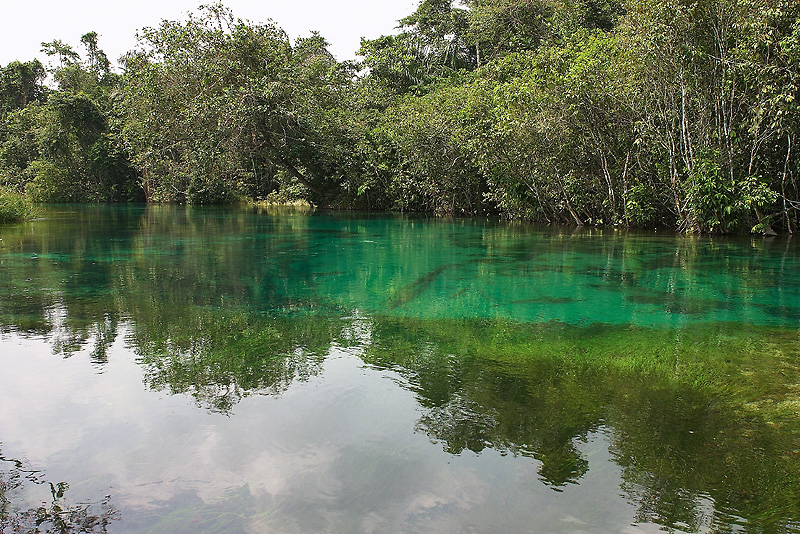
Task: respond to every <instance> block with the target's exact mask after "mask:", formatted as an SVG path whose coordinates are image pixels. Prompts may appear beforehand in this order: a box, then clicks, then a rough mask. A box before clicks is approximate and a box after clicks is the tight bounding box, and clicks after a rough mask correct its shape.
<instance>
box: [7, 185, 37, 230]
mask: <svg viewBox="0 0 800 534" xmlns="http://www.w3.org/2000/svg"><path fill="white" fill-rule="evenodd" d="M33 214H34V208H33V203H32V202H31V201H30V200H28V199H27V198H25V197H23V196H22V195H18V194H16V193H12V192H11V191H7V190H5V189H2V188H0V223H4V222H11V221H24V220H27V219H30V218H31V217H33Z"/></svg>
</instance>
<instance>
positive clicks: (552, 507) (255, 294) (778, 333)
mask: <svg viewBox="0 0 800 534" xmlns="http://www.w3.org/2000/svg"><path fill="white" fill-rule="evenodd" d="M0 365H2V369H3V372H2V374H0V497H2V499H4V501H5V502H6V503H7V504H6V505H5V510H8V511H7V512H6V515H5V516H4V517H3V519H2V521H5V525H7V526H9V528H10V526H12V525H13V524H14V522H15V521H16V522H17V523H19V524H24V523H25V521H29V520H30V517H29V516H26V515H25V514H26V512H29V511H30V510H35V509H36V508H37V507H39V506H45V508H44V509H45V511H47V510H51V507H52V506H53V505H54V503H55V505H58V506H61V507H62V508H64V507H68V508H69V507H71V508H69V509H70V510H72V511H73V512H76V514H74V517H73V519H72V521H73V523H72V526H73V527H74V528H75V531H78V530H77V525H78V524H79V523H80V522H81V521H83V525H84V526H85V527H86V528H92V529H94V530H95V531H102V530H103V529H106V530H107V531H109V532H126V533H127V532H193V533H196V532H609V533H611V532H656V531H659V530H661V529H664V528H666V529H672V530H674V531H685V532H717V531H722V532H728V531H747V532H800V504H798V503H800V423H798V421H799V420H800V388H799V387H798V384H800V246H798V243H797V241H795V240H792V239H789V238H787V237H781V238H776V239H762V238H750V237H747V238H708V237H699V236H676V235H673V234H668V233H654V232H647V233H638V232H625V231H620V230H592V229H579V230H574V229H563V228H550V227H536V226H528V225H522V224H510V223H505V222H500V221H490V220H481V219H467V220H446V219H426V218H419V217H403V216H365V215H358V214H349V215H335V214H319V213H317V214H311V215H309V214H303V213H298V212H278V211H268V210H257V209H250V208H247V209H245V208H187V207H183V206H133V207H131V206H59V207H49V208H46V209H44V210H43V213H42V217H41V218H40V219H38V220H36V221H33V222H30V223H24V224H18V225H6V226H2V227H0ZM32 472H35V473H36V476H34V477H31V476H27V474H30V473H32ZM26 473H27V474H26ZM33 479H35V480H33ZM4 481H5V482H4ZM51 482H52V483H53V484H54V486H53V487H54V488H55V487H57V483H58V482H65V483H67V484H68V485H69V487H68V488H66V490H65V491H63V492H62V493H63V495H61V494H57V492H55V491H51V487H50V485H49V484H50V483H51ZM3 484H5V485H3ZM43 503H44V504H43ZM0 508H2V507H0ZM77 512H80V513H77ZM42 513H44V512H42ZM81 514H82V515H81ZM51 515H52V514H51ZM51 519H52V518H51ZM87 522H88V523H87ZM45 524H49V523H45ZM87 525H88V526H87Z"/></svg>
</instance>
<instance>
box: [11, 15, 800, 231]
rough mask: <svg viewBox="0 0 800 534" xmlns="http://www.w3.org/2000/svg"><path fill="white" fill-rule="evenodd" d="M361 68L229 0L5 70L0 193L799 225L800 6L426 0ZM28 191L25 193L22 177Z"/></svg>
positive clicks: (685, 226) (370, 43) (90, 36)
mask: <svg viewBox="0 0 800 534" xmlns="http://www.w3.org/2000/svg"><path fill="white" fill-rule="evenodd" d="M399 23H400V26H399V30H400V31H399V33H397V34H396V35H388V36H382V37H379V38H377V39H372V40H363V41H362V46H361V50H360V53H361V54H362V55H363V61H362V62H361V63H358V64H354V63H350V62H344V63H340V62H337V61H336V60H335V59H334V58H333V57H332V56H331V55H330V54H329V53H328V51H327V49H326V46H327V43H326V42H325V40H324V38H323V37H322V36H320V35H318V34H312V35H311V36H308V37H306V38H300V39H296V40H295V41H292V40H290V39H289V37H288V36H287V35H286V33H285V32H283V30H281V29H280V28H279V27H277V26H275V25H274V24H272V23H269V24H256V23H252V22H249V21H243V20H240V19H237V18H235V17H234V16H233V14H232V13H231V12H230V11H229V10H228V9H226V8H225V7H224V6H223V5H221V4H213V5H210V6H204V7H201V8H200V11H199V12H198V14H196V15H189V17H188V18H187V19H186V20H183V21H163V22H162V23H161V24H160V25H159V26H158V27H155V28H147V29H145V30H143V31H142V32H141V35H140V36H139V39H140V46H139V48H138V49H137V50H136V51H132V52H130V53H129V54H127V56H126V58H125V60H124V64H125V65H124V66H125V73H124V74H123V75H121V76H120V75H116V74H114V73H113V72H111V69H110V65H109V62H108V58H107V57H106V56H105V54H104V53H103V52H102V50H100V48H99V47H98V42H97V41H98V36H97V34H96V33H95V32H89V33H87V34H85V35H83V36H82V38H81V44H82V45H83V46H84V48H85V49H86V59H85V60H83V59H81V56H80V55H79V54H78V53H77V52H76V51H75V50H73V49H72V47H71V46H69V45H68V44H65V43H63V42H61V41H52V42H50V43H43V45H42V46H43V50H44V51H45V52H46V53H47V54H48V55H50V56H52V57H54V58H56V59H57V61H58V63H57V66H56V67H54V68H52V69H51V72H52V74H53V78H54V80H55V81H56V82H57V84H58V90H57V91H48V90H47V89H46V88H45V87H44V86H43V85H42V83H41V82H42V76H43V74H44V71H43V68H42V67H41V65H39V64H38V63H36V62H31V63H13V64H11V65H9V66H7V67H5V68H4V69H2V76H0V106H2V107H1V108H0V111H1V113H0V172H1V174H0V183H2V184H4V185H6V186H7V187H11V188H13V189H14V190H16V191H23V190H25V189H26V187H27V188H28V189H27V190H28V191H30V192H31V194H33V195H35V197H36V198H38V199H41V200H58V199H62V200H68V199H69V200H138V199H146V200H148V201H177V202H191V203H203V204H207V203H229V202H237V201H239V200H243V199H245V200H246V199H249V200H255V201H259V200H265V199H268V198H269V199H273V200H275V199H281V200H286V201H296V200H304V201H311V202H312V203H317V204H325V205H333V206H337V207H348V208H359V209H379V210H380V209H396V210H404V211H406V210H420V211H429V212H437V213H448V214H461V213H464V214H466V213H496V214H500V215H503V216H505V217H508V218H518V219H529V220H535V221H540V222H547V223H566V224H577V225H582V224H593V225H631V226H652V225H667V226H671V227H673V228H675V229H677V230H679V231H684V232H715V233H719V232H735V231H747V230H753V231H763V232H765V233H770V232H772V225H775V226H779V227H780V228H785V229H787V230H790V231H793V230H794V228H795V227H797V226H798V224H799V223H800V220H799V219H798V218H799V216H800V183H799V181H798V175H800V159H798V158H797V157H796V156H797V153H798V150H799V149H798V146H797V145H798V139H797V137H798V131H800V107H798V106H799V104H798V100H797V88H798V87H800V68H799V67H798V65H800V8H799V7H798V5H797V3H796V2H793V1H791V0H770V1H769V2H762V1H761V0H722V1H718V2H712V1H700V2H690V1H687V0H669V1H666V2H662V1H655V0H631V1H628V2H621V1H617V0H567V1H559V2H554V1H551V0H469V1H467V2H465V3H464V4H463V5H462V4H453V3H451V2H449V1H446V0H425V1H423V2H421V3H420V4H419V5H418V6H417V8H416V9H415V10H414V12H413V13H411V14H409V15H408V16H407V17H405V18H403V19H402V20H401V21H399ZM26 184H27V185H26Z"/></svg>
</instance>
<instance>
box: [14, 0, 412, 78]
mask: <svg viewBox="0 0 800 534" xmlns="http://www.w3.org/2000/svg"><path fill="white" fill-rule="evenodd" d="M203 3H207V4H210V3H213V1H212V0H160V1H159V0H137V1H132V0H117V1H113V0H112V1H107V0H106V1H103V0H71V1H70V0H28V1H25V0H0V65H6V64H8V63H10V62H11V61H14V60H20V61H28V60H31V59H33V58H34V57H38V58H39V59H40V60H41V61H42V63H44V64H45V65H47V63H48V61H49V58H47V56H45V55H44V54H42V53H41V52H40V49H41V43H42V42H43V41H52V40H54V39H60V40H61V41H64V42H65V43H68V44H70V45H72V47H73V48H74V49H75V50H76V51H78V52H79V53H81V54H82V55H83V53H84V52H85V51H84V49H83V47H82V46H81V43H80V38H81V35H83V34H84V33H87V32H90V31H95V32H97V33H98V34H99V35H100V38H99V45H100V48H102V49H103V50H104V51H105V53H106V55H108V58H109V59H110V60H111V62H112V64H114V65H116V59H117V58H118V57H119V56H120V55H122V54H123V53H125V52H126V51H128V50H130V49H132V48H133V47H134V45H135V44H136V37H135V35H136V30H138V29H140V28H143V27H146V26H157V25H158V23H159V22H160V21H161V20H163V19H168V20H183V19H185V18H186V13H187V12H188V11H193V12H196V11H197V7H198V6H199V5H201V4H203ZM223 3H224V4H225V5H226V6H227V7H229V8H230V9H231V10H233V14H234V15H235V16H236V17H238V18H242V19H249V20H251V21H253V22H265V21H266V20H267V19H272V20H273V21H274V22H275V23H276V24H277V25H278V26H280V27H281V28H283V29H284V30H285V31H286V32H287V33H288V34H289V37H290V38H291V39H292V40H294V39H296V38H297V37H305V36H307V35H308V34H309V33H310V32H311V31H313V30H317V31H319V32H320V33H321V34H322V36H323V37H325V39H327V40H328V41H329V42H330V43H331V46H330V51H331V52H332V53H333V54H334V55H335V56H336V57H337V59H339V60H346V59H354V58H355V53H356V51H357V50H358V48H359V43H360V38H361V37H367V38H375V37H378V36H380V35H386V34H389V33H393V30H394V27H395V26H397V21H398V20H399V19H401V18H403V17H405V16H407V15H409V14H411V13H412V12H413V11H414V9H416V6H417V5H418V3H419V0H346V1H344V2H342V1H339V2H334V1H329V0H283V1H280V0H261V1H258V0H225V1H223Z"/></svg>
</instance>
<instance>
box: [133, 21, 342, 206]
mask: <svg viewBox="0 0 800 534" xmlns="http://www.w3.org/2000/svg"><path fill="white" fill-rule="evenodd" d="M141 41H142V44H143V45H144V46H145V47H146V48H147V50H148V51H147V52H146V53H142V54H138V55H131V56H129V57H128V58H127V60H126V76H125V83H124V85H123V99H122V102H121V106H120V110H121V113H122V115H123V117H124V119H123V120H124V129H123V135H124V137H125V140H126V143H127V144H128V146H130V147H132V149H133V152H134V154H135V163H136V165H137V167H138V169H139V171H140V172H141V174H142V176H143V178H144V185H145V192H146V195H147V197H148V199H149V200H157V201H164V200H175V201H187V202H203V203H205V202H224V201H230V200H232V199H235V198H237V197H238V196H239V195H240V194H241V193H242V192H244V191H246V190H253V189H256V190H260V191H261V192H262V194H263V195H266V194H268V193H269V191H270V190H272V189H274V188H275V182H276V178H277V174H276V169H277V168H283V169H285V170H286V171H287V172H288V175H289V176H290V178H291V180H297V181H298V182H300V183H301V184H302V185H303V186H304V187H306V188H307V190H308V194H310V195H311V196H313V197H315V198H321V199H324V198H325V197H327V196H328V191H329V190H330V189H332V188H335V187H336V186H337V183H336V178H335V177H336V174H337V173H336V169H335V168H334V163H335V162H334V161H333V159H332V158H331V153H332V150H333V149H332V148H331V145H332V144H335V142H336V138H335V135H336V131H337V125H336V123H335V119H336V116H335V112H334V111H333V109H334V108H335V106H336V105H337V103H338V102H340V101H341V99H342V96H343V90H344V88H345V87H346V85H347V83H348V80H349V68H348V67H347V66H346V65H343V64H339V63H337V62H336V61H335V60H334V59H333V57H332V56H331V55H330V53H328V51H327V50H326V48H325V47H326V46H327V43H326V42H325V40H324V39H323V38H322V37H320V36H319V35H316V34H315V35H312V36H311V37H309V38H305V39H298V40H297V41H296V42H295V43H294V44H292V43H291V42H290V41H289V39H288V37H287V36H286V34H285V33H284V32H283V31H282V30H280V29H279V28H277V27H276V26H274V25H272V24H261V25H254V24H250V23H248V22H245V21H242V20H238V19H235V18H234V17H233V15H232V13H231V12H230V11H228V10H227V9H225V8H224V7H223V6H221V5H213V6H206V7H204V8H203V10H202V11H201V13H200V15H199V16H194V15H193V16H190V18H189V20H187V21H186V22H168V21H164V22H163V23H162V24H161V26H160V27H159V28H148V29H146V30H144V32H143V34H142V37H141ZM264 182H267V183H266V184H264ZM258 184H263V185H260V186H259V185H258Z"/></svg>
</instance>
